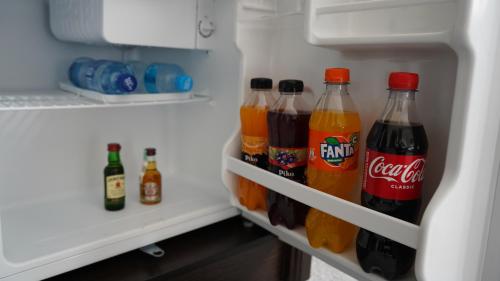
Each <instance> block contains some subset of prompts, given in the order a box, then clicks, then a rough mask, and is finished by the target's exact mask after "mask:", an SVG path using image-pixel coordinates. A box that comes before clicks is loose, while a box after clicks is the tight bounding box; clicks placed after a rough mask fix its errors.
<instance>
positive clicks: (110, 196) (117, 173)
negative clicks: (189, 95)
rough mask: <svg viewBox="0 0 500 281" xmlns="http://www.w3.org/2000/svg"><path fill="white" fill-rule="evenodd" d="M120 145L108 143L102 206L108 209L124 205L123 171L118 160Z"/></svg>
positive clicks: (115, 209) (112, 209) (118, 208)
mask: <svg viewBox="0 0 500 281" xmlns="http://www.w3.org/2000/svg"><path fill="white" fill-rule="evenodd" d="M120 149H121V147H120V145H119V144H117V143H110V144H108V165H107V166H106V168H104V207H105V208H106V210H109V211H117V210H121V209H123V208H124V207H125V172H124V169H123V165H122V163H121V161H120Z"/></svg>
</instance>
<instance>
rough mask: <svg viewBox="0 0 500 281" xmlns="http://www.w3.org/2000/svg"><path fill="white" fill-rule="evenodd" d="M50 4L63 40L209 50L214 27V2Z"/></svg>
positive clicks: (54, 0)
mask: <svg viewBox="0 0 500 281" xmlns="http://www.w3.org/2000/svg"><path fill="white" fill-rule="evenodd" d="M198 2H200V3H198ZM49 3H50V27H51V30H52V33H53V34H54V35H55V36H56V37H57V38H58V39H60V40H64V41H72V42H80V43H87V44H88V43H91V44H99V45H106V44H120V45H134V46H155V47H169V48H186V49H208V48H209V44H210V42H211V37H212V35H213V33H214V32H215V28H216V26H215V20H214V17H213V12H214V10H213V9H214V7H213V6H214V1H213V0H207V1H197V0H169V1H158V0H147V1H140V0H126V1H123V0H92V1H78V0H76V1H75V0H51V1H50V2H49ZM125 15H126V17H124V16H125Z"/></svg>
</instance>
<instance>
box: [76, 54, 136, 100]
mask: <svg viewBox="0 0 500 281" xmlns="http://www.w3.org/2000/svg"><path fill="white" fill-rule="evenodd" d="M68 76H69V80H70V81H71V83H73V84H74V85H75V86H77V87H79V88H83V89H88V90H93V91H98V92H101V93H105V94H113V95H119V94H127V93H131V92H133V91H134V90H135V88H136V87H137V79H136V78H135V76H134V75H133V74H132V72H131V71H130V70H129V69H128V68H127V66H126V65H125V64H123V63H120V62H115V61H109V60H93V59H91V58H78V59H76V60H75V61H74V62H73V64H71V66H70V68H69V71H68Z"/></svg>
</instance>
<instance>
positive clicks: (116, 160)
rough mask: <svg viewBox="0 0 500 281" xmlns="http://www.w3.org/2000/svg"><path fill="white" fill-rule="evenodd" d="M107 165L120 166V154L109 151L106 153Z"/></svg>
mask: <svg viewBox="0 0 500 281" xmlns="http://www.w3.org/2000/svg"><path fill="white" fill-rule="evenodd" d="M108 163H109V164H112V165H119V164H121V160H120V153H119V152H118V151H110V152H109V153H108Z"/></svg>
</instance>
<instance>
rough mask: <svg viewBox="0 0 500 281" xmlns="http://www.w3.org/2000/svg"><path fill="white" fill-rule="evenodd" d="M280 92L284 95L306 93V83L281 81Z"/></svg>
mask: <svg viewBox="0 0 500 281" xmlns="http://www.w3.org/2000/svg"><path fill="white" fill-rule="evenodd" d="M279 91H280V92H284V93H298V92H303V91H304V82H302V80H291V79H290V80H281V81H280V84H279Z"/></svg>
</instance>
